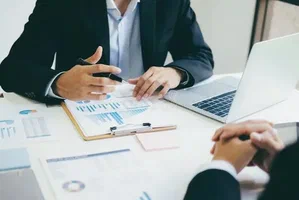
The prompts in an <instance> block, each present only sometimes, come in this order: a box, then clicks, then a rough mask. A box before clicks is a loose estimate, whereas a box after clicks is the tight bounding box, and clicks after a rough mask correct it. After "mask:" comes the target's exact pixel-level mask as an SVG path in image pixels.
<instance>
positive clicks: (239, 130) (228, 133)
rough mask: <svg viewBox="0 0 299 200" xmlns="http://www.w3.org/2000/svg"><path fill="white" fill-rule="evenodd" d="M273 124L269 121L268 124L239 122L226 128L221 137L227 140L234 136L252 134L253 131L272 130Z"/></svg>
mask: <svg viewBox="0 0 299 200" xmlns="http://www.w3.org/2000/svg"><path fill="white" fill-rule="evenodd" d="M272 129H273V128H272V126H270V125H269V124H268V123H266V124H254V123H247V124H238V125H236V126H232V127H230V129H228V130H224V132H223V133H222V134H221V136H220V139H221V140H225V139H229V138H233V137H239V136H241V135H250V134H251V133H253V132H256V133H263V132H265V131H270V130H272Z"/></svg>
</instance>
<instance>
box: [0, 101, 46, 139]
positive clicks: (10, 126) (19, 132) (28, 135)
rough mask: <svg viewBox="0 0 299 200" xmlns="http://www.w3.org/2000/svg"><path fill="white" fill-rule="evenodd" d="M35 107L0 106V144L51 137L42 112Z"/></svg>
mask: <svg viewBox="0 0 299 200" xmlns="http://www.w3.org/2000/svg"><path fill="white" fill-rule="evenodd" d="M37 107H38V106H37ZM37 107H35V108H33V107H28V106H12V105H5V104H2V105H0V110H1V112H0V143H2V142H3V143H5V144H7V143H10V142H22V141H25V140H30V139H36V138H43V137H48V136H51V133H50V131H49V129H48V125H47V120H46V118H45V116H44V114H43V111H41V109H39V108H38V109H37Z"/></svg>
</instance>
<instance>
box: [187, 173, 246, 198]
mask: <svg viewBox="0 0 299 200" xmlns="http://www.w3.org/2000/svg"><path fill="white" fill-rule="evenodd" d="M198 199H203V200H204V199H209V200H223V199H229V200H240V199H241V195H240V185H239V182H238V181H237V180H236V179H235V178H234V177H233V176H232V175H230V174H229V173H228V172H226V171H223V170H216V169H211V170H207V171H204V172H202V173H199V174H198V175H197V176H196V177H195V178H194V179H193V180H192V182H191V183H190V184H189V187H188V191H187V194H186V196H185V200H198Z"/></svg>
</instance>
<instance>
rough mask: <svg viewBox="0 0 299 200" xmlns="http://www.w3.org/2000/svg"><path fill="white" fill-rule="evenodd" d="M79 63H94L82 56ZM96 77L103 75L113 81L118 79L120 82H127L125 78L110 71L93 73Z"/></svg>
mask: <svg viewBox="0 0 299 200" xmlns="http://www.w3.org/2000/svg"><path fill="white" fill-rule="evenodd" d="M77 64H79V65H93V64H91V63H89V62H87V61H85V60H84V59H82V58H79V59H78V60H77ZM93 76H94V77H102V78H109V79H111V80H113V81H117V82H120V83H126V81H125V80H123V78H121V77H119V76H117V75H115V74H112V73H109V72H102V73H96V74H93Z"/></svg>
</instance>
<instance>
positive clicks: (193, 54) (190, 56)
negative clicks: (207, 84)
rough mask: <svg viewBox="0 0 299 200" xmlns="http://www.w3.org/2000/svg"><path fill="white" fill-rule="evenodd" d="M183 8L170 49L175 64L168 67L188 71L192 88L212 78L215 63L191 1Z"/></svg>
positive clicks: (185, 3)
mask: <svg viewBox="0 0 299 200" xmlns="http://www.w3.org/2000/svg"><path fill="white" fill-rule="evenodd" d="M181 8H182V9H181V13H180V14H179V17H178V20H177V23H176V28H175V31H174V35H173V38H172V40H171V42H170V47H169V48H170V53H171V55H172V57H173V60H174V62H173V63H170V64H168V65H167V66H168V67H169V66H174V67H177V68H181V69H183V70H185V71H187V72H188V74H189V76H190V81H189V83H188V85H187V87H190V86H193V85H194V84H195V83H198V82H200V81H203V80H205V79H207V78H209V77H210V76H212V74H213V68H214V61H213V54H212V51H211V49H210V48H209V46H208V45H207V44H206V42H205V41H204V38H203V35H202V32H201V30H200V27H199V25H198V23H197V21H196V15H195V13H194V11H193V10H192V8H191V6H190V0H182V6H181Z"/></svg>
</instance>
